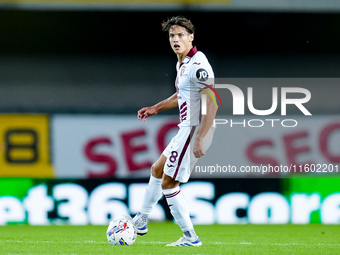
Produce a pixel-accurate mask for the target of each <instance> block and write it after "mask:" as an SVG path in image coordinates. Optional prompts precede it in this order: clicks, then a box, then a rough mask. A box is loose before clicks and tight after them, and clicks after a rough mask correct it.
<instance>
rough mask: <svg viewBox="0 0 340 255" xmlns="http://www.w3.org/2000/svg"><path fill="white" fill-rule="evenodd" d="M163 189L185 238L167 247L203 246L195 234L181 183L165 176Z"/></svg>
mask: <svg viewBox="0 0 340 255" xmlns="http://www.w3.org/2000/svg"><path fill="white" fill-rule="evenodd" d="M162 189H163V194H164V196H165V198H166V200H167V203H168V206H169V208H170V212H171V214H172V216H173V217H174V219H175V220H176V222H177V224H178V225H179V226H180V228H181V229H182V231H183V237H181V238H180V239H179V240H178V241H176V242H174V243H170V244H168V245H167V246H201V245H202V242H201V240H200V239H199V237H198V236H197V235H196V233H195V230H194V226H193V224H192V222H191V219H190V213H189V207H188V204H187V201H186V200H185V197H184V195H183V193H182V192H181V189H180V187H179V181H176V180H174V179H173V178H172V177H170V176H168V175H166V174H163V179H162Z"/></svg>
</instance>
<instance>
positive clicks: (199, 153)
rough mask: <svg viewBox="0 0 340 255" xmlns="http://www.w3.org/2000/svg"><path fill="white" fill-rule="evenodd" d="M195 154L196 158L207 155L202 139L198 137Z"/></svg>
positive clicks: (195, 143)
mask: <svg viewBox="0 0 340 255" xmlns="http://www.w3.org/2000/svg"><path fill="white" fill-rule="evenodd" d="M193 152H194V155H195V157H196V158H200V157H202V156H204V155H205V152H204V151H203V146H202V139H199V138H196V139H195V142H194V151H193Z"/></svg>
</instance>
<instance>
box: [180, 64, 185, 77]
mask: <svg viewBox="0 0 340 255" xmlns="http://www.w3.org/2000/svg"><path fill="white" fill-rule="evenodd" d="M185 67H186V66H182V68H181V72H180V74H179V76H180V77H181V76H182V75H183V74H184V71H185Z"/></svg>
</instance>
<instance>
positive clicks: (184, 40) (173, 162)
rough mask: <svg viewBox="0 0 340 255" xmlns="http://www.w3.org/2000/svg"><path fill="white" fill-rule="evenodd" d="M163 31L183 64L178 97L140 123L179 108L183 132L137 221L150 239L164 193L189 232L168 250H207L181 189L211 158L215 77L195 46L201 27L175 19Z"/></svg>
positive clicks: (142, 113) (157, 170) (160, 163)
mask: <svg viewBox="0 0 340 255" xmlns="http://www.w3.org/2000/svg"><path fill="white" fill-rule="evenodd" d="M162 28H163V31H166V32H167V33H168V35H169V42H170V46H171V48H172V50H173V51H174V52H175V54H176V55H177V59H178V62H177V66H176V69H177V77H176V81H175V87H176V93H174V94H173V95H172V96H170V97H169V98H167V99H165V100H163V101H161V102H159V103H157V104H155V105H153V106H150V107H144V108H142V109H140V110H139V111H138V118H139V119H140V120H142V121H145V120H146V119H147V118H148V117H150V116H153V115H155V114H157V113H158V112H160V111H164V110H168V109H171V108H176V107H178V108H179V112H180V113H179V114H180V124H179V125H178V126H179V131H178V133H177V135H176V136H175V137H173V138H172V140H171V142H170V143H169V145H168V146H167V147H166V148H165V150H164V151H163V153H162V154H161V156H160V157H159V159H158V160H157V161H156V162H155V163H154V164H153V165H152V167H151V176H150V180H149V183H148V186H147V188H146V193H145V196H144V199H143V203H142V207H141V209H140V212H139V213H138V214H137V215H136V216H135V217H134V218H133V222H134V224H135V225H136V227H137V229H138V230H137V233H138V234H139V235H145V234H146V233H147V231H148V225H147V223H148V216H149V214H150V212H151V210H152V208H153V207H154V205H156V203H157V202H158V201H159V199H160V198H161V197H162V195H163V194H164V196H165V198H166V200H167V203H168V206H169V208H170V212H171V214H172V216H173V217H174V219H175V221H176V222H177V224H178V225H179V226H180V228H181V229H182V231H183V237H181V238H180V239H179V240H178V241H176V242H173V243H170V244H168V245H167V246H201V245H202V242H201V240H200V238H199V237H198V236H197V235H196V233H195V230H194V227H193V224H192V222H191V219H190V214H189V208H188V205H187V202H186V200H185V198H184V196H183V193H182V192H181V190H180V187H179V184H180V183H185V182H187V181H188V179H189V177H190V173H191V170H192V168H193V166H194V164H195V163H196V162H197V160H198V158H200V157H202V156H203V155H205V153H206V150H207V149H208V148H209V146H210V144H211V141H212V137H213V133H214V127H213V121H214V119H215V115H216V111H217V104H216V103H215V100H214V99H215V97H214V93H213V91H214V89H213V78H214V73H213V70H212V68H211V66H210V64H209V62H208V60H207V58H206V56H205V55H204V54H203V53H202V52H200V51H197V49H196V47H194V46H193V40H194V30H195V28H194V26H193V24H192V23H191V21H190V20H188V19H186V18H185V17H182V16H177V17H172V18H170V19H168V20H167V21H165V22H163V23H162ZM203 97H204V101H203V100H202V98H203ZM202 102H204V103H205V104H204V105H203V104H202ZM201 107H204V111H203V113H204V114H201V112H202V111H201V110H202V109H201Z"/></svg>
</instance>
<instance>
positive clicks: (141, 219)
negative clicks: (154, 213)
mask: <svg viewBox="0 0 340 255" xmlns="http://www.w3.org/2000/svg"><path fill="white" fill-rule="evenodd" d="M132 222H133V224H135V226H136V228H137V235H140V236H143V235H146V234H147V233H148V215H146V214H143V213H140V212H139V213H137V214H136V216H135V217H133V219H132Z"/></svg>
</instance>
